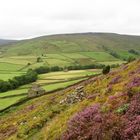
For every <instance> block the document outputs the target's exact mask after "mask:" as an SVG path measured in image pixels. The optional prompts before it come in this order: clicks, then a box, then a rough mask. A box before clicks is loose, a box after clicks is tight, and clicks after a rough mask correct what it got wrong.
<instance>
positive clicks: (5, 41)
mask: <svg viewBox="0 0 140 140" xmlns="http://www.w3.org/2000/svg"><path fill="white" fill-rule="evenodd" d="M14 42H16V40H6V39H0V45H7V44H11V43H14Z"/></svg>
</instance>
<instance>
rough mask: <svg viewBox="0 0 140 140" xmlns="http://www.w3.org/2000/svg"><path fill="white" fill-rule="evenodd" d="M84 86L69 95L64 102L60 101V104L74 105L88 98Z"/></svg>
mask: <svg viewBox="0 0 140 140" xmlns="http://www.w3.org/2000/svg"><path fill="white" fill-rule="evenodd" d="M83 88H84V87H83V86H80V87H77V88H76V89H75V91H74V92H73V93H71V94H69V95H67V97H66V98H65V99H63V100H61V101H60V104H63V103H66V104H73V103H76V102H80V101H82V100H83V99H85V98H86V95H85V93H84V91H83Z"/></svg>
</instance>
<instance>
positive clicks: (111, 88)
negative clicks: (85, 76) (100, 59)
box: [0, 60, 140, 140]
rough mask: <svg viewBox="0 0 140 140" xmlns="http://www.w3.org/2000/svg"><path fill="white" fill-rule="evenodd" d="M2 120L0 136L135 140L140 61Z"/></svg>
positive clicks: (31, 139)
mask: <svg viewBox="0 0 140 140" xmlns="http://www.w3.org/2000/svg"><path fill="white" fill-rule="evenodd" d="M77 92H78V93H79V94H77ZM79 95H80V96H79ZM0 124H1V127H0V139H1V140H5V139H14V140H16V139H27V140H34V139H37V140H77V139H78V140H89V139H90V140H97V139H100V140H111V139H114V140H118V139H119V140H126V139H127V140H138V139H140V135H139V134H140V129H139V126H140V60H137V61H134V62H132V63H129V64H127V65H122V66H121V67H120V68H118V69H114V70H113V71H111V72H110V73H109V74H107V75H99V76H97V77H92V78H90V79H89V80H86V81H84V82H81V83H79V84H76V85H74V86H72V87H69V88H66V89H64V90H61V91H57V92H53V93H51V94H48V95H44V96H42V97H38V98H35V99H31V100H29V101H27V102H25V103H23V104H21V105H19V106H15V107H13V108H11V109H9V110H7V111H6V112H3V113H1V114H0Z"/></svg>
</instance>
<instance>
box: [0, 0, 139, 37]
mask: <svg viewBox="0 0 140 140" xmlns="http://www.w3.org/2000/svg"><path fill="white" fill-rule="evenodd" d="M82 32H113V33H120V34H131V35H140V0H0V38H5V39H27V38H33V37H37V36H43V35H50V34H62V33H82Z"/></svg>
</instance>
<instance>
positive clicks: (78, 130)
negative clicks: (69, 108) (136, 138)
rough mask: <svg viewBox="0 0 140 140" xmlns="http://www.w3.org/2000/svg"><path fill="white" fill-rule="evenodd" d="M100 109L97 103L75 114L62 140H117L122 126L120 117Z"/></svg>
mask: <svg viewBox="0 0 140 140" xmlns="http://www.w3.org/2000/svg"><path fill="white" fill-rule="evenodd" d="M100 109H101V108H100V105H99V104H96V105H94V106H91V107H88V108H86V109H85V110H84V111H82V112H80V113H78V114H76V115H74V116H73V118H72V119H71V120H70V121H69V122H68V127H67V130H66V132H65V133H64V134H63V136H62V138H61V140H107V139H112V138H113V139H114V140H117V139H118V135H116V133H117V131H118V126H121V124H120V121H119V119H118V117H117V116H115V115H114V114H111V113H109V114H103V113H101V112H100ZM119 137H120V136H119Z"/></svg>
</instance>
